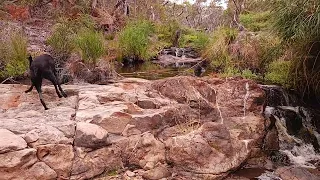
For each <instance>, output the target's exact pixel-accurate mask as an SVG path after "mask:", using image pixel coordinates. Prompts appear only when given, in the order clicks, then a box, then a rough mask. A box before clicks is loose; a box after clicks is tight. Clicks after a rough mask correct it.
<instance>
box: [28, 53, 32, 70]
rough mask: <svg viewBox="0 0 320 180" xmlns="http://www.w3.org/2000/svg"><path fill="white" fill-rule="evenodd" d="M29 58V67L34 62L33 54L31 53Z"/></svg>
mask: <svg viewBox="0 0 320 180" xmlns="http://www.w3.org/2000/svg"><path fill="white" fill-rule="evenodd" d="M28 60H29V67H30V66H31V63H32V56H31V55H29V57H28Z"/></svg>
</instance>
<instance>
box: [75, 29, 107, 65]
mask: <svg viewBox="0 0 320 180" xmlns="http://www.w3.org/2000/svg"><path fill="white" fill-rule="evenodd" d="M75 46H76V49H78V51H79V52H80V54H81V56H82V59H83V60H84V61H85V62H87V63H93V64H94V65H96V63H97V59H98V58H100V57H101V56H102V55H103V54H104V53H105V47H104V38H103V35H102V34H101V33H99V32H95V31H93V30H90V29H86V28H85V29H82V30H81V31H80V32H79V33H78V34H77V36H76V38H75Z"/></svg>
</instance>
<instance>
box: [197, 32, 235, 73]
mask: <svg viewBox="0 0 320 180" xmlns="http://www.w3.org/2000/svg"><path fill="white" fill-rule="evenodd" d="M236 35H237V31H236V30H235V29H230V28H219V29H217V30H216V31H214V32H213V36H212V37H211V38H210V40H209V42H208V44H207V45H206V47H205V49H204V50H203V52H202V57H203V58H205V59H207V60H209V61H210V64H211V66H212V67H213V68H214V69H217V70H220V71H224V70H225V68H227V67H228V66H230V65H231V56H230V54H229V44H230V43H231V42H232V41H233V40H234V39H235V38H236Z"/></svg>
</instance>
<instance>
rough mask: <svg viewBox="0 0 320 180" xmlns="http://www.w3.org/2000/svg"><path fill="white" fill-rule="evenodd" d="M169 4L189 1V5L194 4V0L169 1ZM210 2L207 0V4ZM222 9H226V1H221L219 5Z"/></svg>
mask: <svg viewBox="0 0 320 180" xmlns="http://www.w3.org/2000/svg"><path fill="white" fill-rule="evenodd" d="M170 1H171V2H176V3H178V4H181V3H183V2H184V1H189V2H190V3H194V2H195V1H196V0H170ZM210 2H211V0H207V4H209V3H210ZM220 5H221V6H222V7H223V8H224V9H227V2H226V0H221V4H220Z"/></svg>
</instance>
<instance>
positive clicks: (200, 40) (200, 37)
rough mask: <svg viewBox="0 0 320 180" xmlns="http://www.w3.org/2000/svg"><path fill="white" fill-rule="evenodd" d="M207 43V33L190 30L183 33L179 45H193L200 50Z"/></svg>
mask: <svg viewBox="0 0 320 180" xmlns="http://www.w3.org/2000/svg"><path fill="white" fill-rule="evenodd" d="M208 43H209V35H208V34H206V33H205V32H201V31H195V30H191V31H189V33H187V34H183V35H182V37H181V40H180V46H181V47H193V48H195V49H196V50H198V51H202V50H204V49H205V47H206V46H207V45H208Z"/></svg>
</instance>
